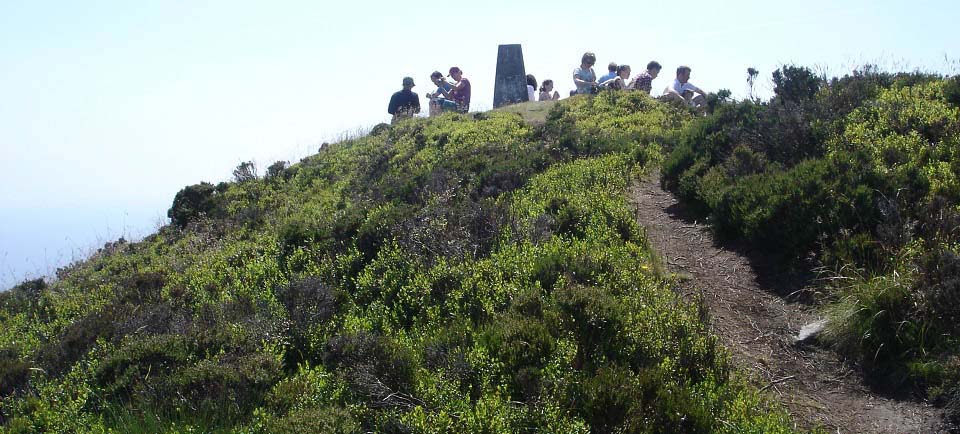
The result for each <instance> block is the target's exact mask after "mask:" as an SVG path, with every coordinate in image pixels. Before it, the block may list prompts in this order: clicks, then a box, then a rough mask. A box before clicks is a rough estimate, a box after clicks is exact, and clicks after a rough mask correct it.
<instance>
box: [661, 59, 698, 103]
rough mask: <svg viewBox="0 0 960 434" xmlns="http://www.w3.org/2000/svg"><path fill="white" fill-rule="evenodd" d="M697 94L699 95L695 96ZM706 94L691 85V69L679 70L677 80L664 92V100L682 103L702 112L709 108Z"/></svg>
mask: <svg viewBox="0 0 960 434" xmlns="http://www.w3.org/2000/svg"><path fill="white" fill-rule="evenodd" d="M695 94H699V95H696V96H694V95H695ZM706 95H707V94H706V93H705V92H704V91H702V90H700V88H698V87H696V86H694V85H693V83H690V67H689V66H681V67H679V68H677V78H676V79H675V80H673V84H672V85H670V86H668V87H667V88H666V89H664V91H663V96H664V99H667V100H672V101H680V102H683V103H685V104H687V105H689V106H691V107H696V108H698V109H701V110H706V108H707V98H706Z"/></svg>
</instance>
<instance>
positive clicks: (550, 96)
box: [539, 80, 560, 101]
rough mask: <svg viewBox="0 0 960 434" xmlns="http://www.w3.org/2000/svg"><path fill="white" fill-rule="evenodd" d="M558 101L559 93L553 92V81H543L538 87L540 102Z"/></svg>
mask: <svg viewBox="0 0 960 434" xmlns="http://www.w3.org/2000/svg"><path fill="white" fill-rule="evenodd" d="M558 99H560V92H557V91H555V90H553V80H543V85H541V86H540V99H539V100H540V101H556V100H558Z"/></svg>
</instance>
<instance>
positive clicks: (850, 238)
mask: <svg viewBox="0 0 960 434" xmlns="http://www.w3.org/2000/svg"><path fill="white" fill-rule="evenodd" d="M954 81H955V79H943V78H942V77H937V76H933V75H929V74H922V73H900V74H889V73H882V72H878V71H876V70H875V69H873V68H866V69H865V70H863V71H859V72H855V73H854V74H852V75H850V76H846V77H843V78H838V79H833V80H830V81H823V80H821V79H820V78H818V77H816V76H814V75H813V74H812V73H811V72H810V71H809V70H807V69H805V68H796V67H785V68H783V69H781V70H779V71H777V72H776V73H775V74H774V82H775V85H776V89H775V94H776V96H775V97H774V98H773V99H771V100H770V101H769V102H755V101H745V102H733V103H726V104H721V105H720V106H718V107H717V109H716V110H714V111H713V112H712V113H711V114H710V115H708V116H706V117H704V118H702V119H698V120H695V121H693V122H692V123H690V124H689V125H687V126H686V127H685V128H684V129H683V130H682V131H681V133H680V135H679V140H678V143H677V146H675V147H673V148H672V149H671V150H670V154H669V155H668V156H667V157H666V159H665V161H664V164H663V166H662V169H661V170H662V181H663V184H664V185H665V186H666V187H667V188H669V189H671V190H673V191H674V192H676V193H677V195H678V196H680V197H681V198H682V199H683V200H684V201H685V202H687V204H689V205H692V207H693V208H694V209H696V210H698V211H700V212H702V213H703V214H706V215H707V216H708V217H709V219H710V221H711V222H712V224H713V228H714V229H715V230H716V232H717V233H718V234H719V235H721V236H722V237H723V238H725V239H743V240H745V241H747V242H749V243H750V244H751V245H752V246H753V247H756V248H759V249H761V250H763V251H764V252H767V253H768V254H771V253H772V254H774V256H775V257H779V258H780V260H781V261H782V262H783V263H784V264H785V265H792V266H797V265H800V264H804V265H803V266H804V267H807V266H808V265H807V264H812V265H814V266H818V267H820V269H821V270H825V271H826V272H827V273H836V274H839V277H841V279H831V280H827V281H826V282H835V283H834V284H828V285H825V286H826V287H825V288H822V289H823V291H822V293H823V294H826V296H827V297H828V298H830V299H833V300H839V301H837V304H836V305H834V306H827V307H826V309H827V310H830V311H831V312H832V316H833V317H834V318H835V320H834V321H833V323H832V326H831V327H832V332H831V341H832V342H833V343H834V344H835V345H836V346H837V347H838V348H839V349H840V350H841V351H843V352H845V353H846V354H848V355H849V356H850V357H852V358H853V359H855V360H858V361H860V363H861V365H862V366H863V367H864V368H865V369H866V370H867V372H869V373H870V374H871V376H872V377H873V380H874V381H875V382H876V383H877V384H886V385H888V386H890V387H901V386H913V387H915V388H917V389H918V390H921V391H922V390H924V389H927V390H928V391H929V392H930V393H933V394H939V393H945V392H938V391H947V390H954V388H955V387H956V381H957V380H956V379H957V378H960V376H958V375H957V374H956V367H955V366H954V365H951V364H949V363H947V361H949V360H952V359H953V358H954V357H956V356H957V354H958V352H957V348H960V347H958V346H957V338H956V334H957V332H958V330H957V329H956V327H954V326H953V324H955V323H956V319H955V317H956V313H955V311H956V310H957V305H958V303H960V301H957V300H960V297H958V296H957V295H956V294H954V292H956V291H955V288H953V287H952V286H951V285H952V282H953V281H954V280H956V279H955V277H954V274H956V272H955V270H954V268H955V267H953V265H952V264H953V262H955V260H954V257H955V253H954V252H956V250H957V249H956V245H957V244H958V243H960V234H958V233H957V232H956V230H955V228H956V227H957V225H958V224H960V218H958V217H957V215H958V211H957V210H958V209H960V208H958V206H960V205H958V204H960V155H958V150H960V147H958V144H960V123H958V122H957V119H960V110H958V107H957V105H955V104H953V103H951V100H950V98H951V96H950V95H952V94H951V92H952V89H953V87H952V86H955V84H954ZM811 259H812V260H813V261H814V262H812V263H806V262H803V261H808V260H811ZM841 283H842V284H841ZM944 402H945V401H944Z"/></svg>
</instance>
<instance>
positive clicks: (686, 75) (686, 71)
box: [677, 66, 690, 83]
mask: <svg viewBox="0 0 960 434" xmlns="http://www.w3.org/2000/svg"><path fill="white" fill-rule="evenodd" d="M677 80H678V81H680V82H681V83H686V82H687V80H690V67H689V66H681V67H679V68H677Z"/></svg>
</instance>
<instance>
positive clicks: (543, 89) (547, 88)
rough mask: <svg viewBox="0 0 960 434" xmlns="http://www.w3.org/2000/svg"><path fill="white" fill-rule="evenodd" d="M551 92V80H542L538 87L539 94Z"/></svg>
mask: <svg viewBox="0 0 960 434" xmlns="http://www.w3.org/2000/svg"><path fill="white" fill-rule="evenodd" d="M552 91H553V80H543V84H542V85H541V86H540V92H552Z"/></svg>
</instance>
